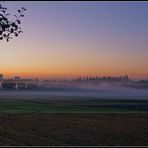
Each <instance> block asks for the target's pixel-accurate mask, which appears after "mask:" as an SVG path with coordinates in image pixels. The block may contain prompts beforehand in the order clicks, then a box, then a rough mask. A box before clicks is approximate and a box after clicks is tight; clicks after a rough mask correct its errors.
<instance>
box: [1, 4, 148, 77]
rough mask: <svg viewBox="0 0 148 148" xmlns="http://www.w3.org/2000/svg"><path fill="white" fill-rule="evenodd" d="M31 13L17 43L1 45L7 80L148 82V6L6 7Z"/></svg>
mask: <svg viewBox="0 0 148 148" xmlns="http://www.w3.org/2000/svg"><path fill="white" fill-rule="evenodd" d="M5 6H7V7H8V10H9V12H10V13H12V14H15V13H17V9H19V8H20V7H22V6H23V7H25V8H27V11H26V12H25V17H24V18H22V19H21V20H22V30H23V31H24V33H23V34H21V35H20V36H19V37H17V38H16V37H14V38H13V39H12V40H11V41H10V42H8V43H7V42H6V41H5V40H3V41H0V73H3V74H4V77H14V76H15V75H20V76H22V77H32V78H36V77H38V78H46V79H48V78H49V79H50V78H72V77H76V76H87V75H88V76H89V75H92V76H93V75H98V76H102V75H111V76H118V75H129V77H130V78H134V79H137V78H144V79H148V2H95V1H94V2H58V1H57V2H52V1H49V2H48V1H20V2H19V1H18V2H17V1H12V2H11V1H7V2H5Z"/></svg>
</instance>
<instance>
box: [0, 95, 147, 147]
mask: <svg viewBox="0 0 148 148" xmlns="http://www.w3.org/2000/svg"><path fill="white" fill-rule="evenodd" d="M147 112H148V100H147V99H142V98H140V99H131V98H129V99H128V98H120V99H117V98H113V97H112V98H111V97H110V98H105V99H104V98H101V97H100V98H99V97H90V96H59V95H57V96H55V95H53V96H52V95H50V96H40V95H38V96H31V95H30V96H24V95H22V96H20V95H12V96H11V95H9V96H2V95H1V96H0V146H133V145H134V146H139V145H140V146H147V145H148V141H147V139H148V134H147V133H148V124H147V123H148V114H147Z"/></svg>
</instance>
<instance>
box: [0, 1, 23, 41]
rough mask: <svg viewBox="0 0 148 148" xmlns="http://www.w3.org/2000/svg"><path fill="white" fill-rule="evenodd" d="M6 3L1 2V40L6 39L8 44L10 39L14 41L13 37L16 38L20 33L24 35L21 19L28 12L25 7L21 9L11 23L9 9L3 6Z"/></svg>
mask: <svg viewBox="0 0 148 148" xmlns="http://www.w3.org/2000/svg"><path fill="white" fill-rule="evenodd" d="M3 3H4V1H1V2H0V40H3V39H6V41H7V42H8V41H9V39H12V37H11V35H12V34H13V35H15V36H16V37H17V36H18V35H19V33H22V32H23V31H22V30H21V27H20V24H21V21H20V18H21V17H24V14H23V12H24V11H26V9H25V8H24V7H21V8H20V9H18V10H17V12H18V14H17V15H14V17H15V19H14V20H13V21H11V20H10V19H9V18H8V16H9V15H10V13H8V12H7V8H6V7H4V6H3Z"/></svg>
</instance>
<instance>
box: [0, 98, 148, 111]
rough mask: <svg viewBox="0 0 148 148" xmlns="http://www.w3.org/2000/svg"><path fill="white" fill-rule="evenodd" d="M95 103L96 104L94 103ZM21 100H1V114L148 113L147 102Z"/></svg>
mask: <svg viewBox="0 0 148 148" xmlns="http://www.w3.org/2000/svg"><path fill="white" fill-rule="evenodd" d="M93 101H94V102H93ZM95 101H96V100H91V101H87V100H83V101H82V100H74V101H68V100H66V101H65V100H61V101H57V100H56V101H53V100H52V101H51V100H44V99H37V100H21V99H17V100H16V99H5V98H3V99H0V113H114V112H119V113H120V112H121V113H128V112H130V113H132V112H133V113H138V112H147V111H148V108H147V106H148V105H147V104H146V103H147V102H145V103H141V102H140V103H141V104H142V105H141V104H140V103H138V102H137V103H135V102H134V101H132V102H131V101H129V100H124V101H123V100H120V101H119V100H106V101H104V100H97V101H96V102H95Z"/></svg>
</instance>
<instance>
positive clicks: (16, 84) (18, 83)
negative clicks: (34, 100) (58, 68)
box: [0, 80, 49, 90]
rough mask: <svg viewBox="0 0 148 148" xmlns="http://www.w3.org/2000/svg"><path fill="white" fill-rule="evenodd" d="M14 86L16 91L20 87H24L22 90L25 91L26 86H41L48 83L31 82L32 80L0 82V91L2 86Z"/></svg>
mask: <svg viewBox="0 0 148 148" xmlns="http://www.w3.org/2000/svg"><path fill="white" fill-rule="evenodd" d="M6 83H7V84H14V86H15V89H16V90H18V89H19V86H20V85H24V88H25V89H27V88H28V85H30V84H35V85H41V84H45V83H49V82H45V81H33V80H0V89H1V90H3V89H4V88H3V84H6Z"/></svg>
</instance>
